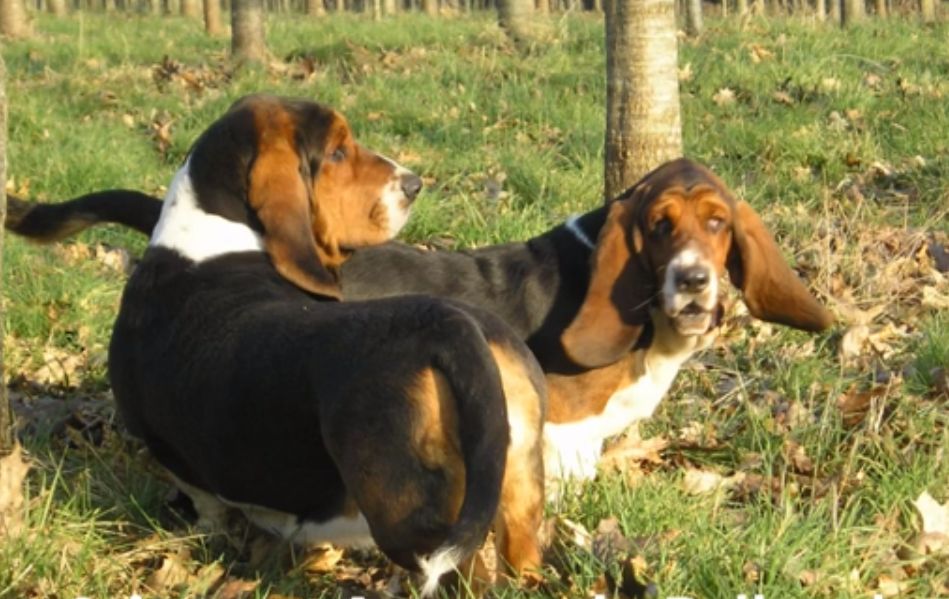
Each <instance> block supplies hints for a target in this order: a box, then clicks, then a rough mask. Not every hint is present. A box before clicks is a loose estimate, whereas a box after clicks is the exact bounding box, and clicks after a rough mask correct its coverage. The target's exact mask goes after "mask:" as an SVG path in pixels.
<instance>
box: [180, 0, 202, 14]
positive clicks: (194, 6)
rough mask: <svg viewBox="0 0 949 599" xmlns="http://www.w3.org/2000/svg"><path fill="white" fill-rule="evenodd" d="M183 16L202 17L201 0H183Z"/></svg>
mask: <svg viewBox="0 0 949 599" xmlns="http://www.w3.org/2000/svg"><path fill="white" fill-rule="evenodd" d="M181 16H183V17H187V18H189V19H199V18H201V0H181Z"/></svg>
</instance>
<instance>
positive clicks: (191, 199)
mask: <svg viewBox="0 0 949 599" xmlns="http://www.w3.org/2000/svg"><path fill="white" fill-rule="evenodd" d="M149 245H152V246H156V247H163V248H168V249H170V250H174V251H176V252H178V253H179V254H181V255H182V256H184V257H185V258H188V259H189V260H193V261H194V262H203V261H204V260H209V259H211V258H214V257H216V256H220V255H223V254H229V253H232V252H262V251H264V243H263V239H262V238H261V236H260V235H259V234H258V233H257V232H256V231H254V230H253V229H251V228H250V227H248V226H247V225H244V224H241V223H237V222H234V221H232V220H228V219H226V218H224V217H221V216H217V215H216V214H209V213H207V212H205V211H204V210H202V209H201V206H199V205H198V198H197V196H196V195H195V192H194V186H193V185H192V183H191V175H190V173H189V163H188V162H185V165H184V166H183V167H181V168H180V169H178V172H177V173H175V177H174V179H172V181H171V186H170V187H169V188H168V193H166V194H165V201H164V203H163V205H162V208H161V216H160V217H159V219H158V224H156V225H155V230H154V231H153V232H152V238H151V241H150V242H149Z"/></svg>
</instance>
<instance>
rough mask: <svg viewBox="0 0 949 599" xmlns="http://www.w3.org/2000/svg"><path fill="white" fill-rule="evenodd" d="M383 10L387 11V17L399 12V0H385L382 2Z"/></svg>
mask: <svg viewBox="0 0 949 599" xmlns="http://www.w3.org/2000/svg"><path fill="white" fill-rule="evenodd" d="M382 10H383V11H384V12H385V13H386V16H387V17H391V16H392V15H394V14H397V13H398V12H399V3H398V2H397V0H385V2H383V3H382Z"/></svg>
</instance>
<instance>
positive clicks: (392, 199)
mask: <svg viewBox="0 0 949 599" xmlns="http://www.w3.org/2000/svg"><path fill="white" fill-rule="evenodd" d="M421 186H422V184H421V179H420V178H419V177H417V176H416V175H414V174H412V173H411V172H410V171H409V170H408V169H405V168H403V167H401V166H399V165H397V164H395V163H394V162H392V161H391V160H389V159H387V158H384V157H382V156H380V155H379V154H376V153H375V152H372V151H369V150H366V149H365V148H363V147H362V146H360V145H359V144H358V143H356V141H355V140H354V139H353V136H352V132H351V131H350V129H349V125H348V124H347V123H346V120H345V119H344V118H343V117H342V116H341V115H340V114H339V113H337V112H335V111H334V110H331V109H329V108H326V107H323V106H320V105H319V104H315V103H313V102H307V101H302V100H290V99H286V98H279V97H274V96H267V95H255V96H249V97H247V98H244V99H242V100H240V101H238V102H237V103H235V104H234V106H232V107H231V109H230V110H229V111H228V113H227V114H226V115H225V116H224V117H222V118H221V119H218V121H216V122H215V123H214V124H212V125H211V127H209V128H208V129H207V130H206V131H205V132H204V134H202V136H201V137H200V138H199V139H198V141H197V142H196V143H195V146H194V148H193V149H192V152H191V154H190V156H189V159H188V161H187V163H186V165H185V166H184V167H183V168H182V170H181V171H179V173H178V175H176V177H175V180H174V181H173V182H172V185H171V187H170V188H169V191H168V196H167V200H168V201H166V204H165V206H164V207H163V209H162V216H161V219H160V221H159V223H158V225H157V227H156V231H155V234H154V235H153V237H152V244H153V245H157V246H162V247H168V248H170V249H174V250H176V251H178V252H179V253H181V254H182V255H184V256H186V257H188V258H190V259H192V260H194V261H197V262H200V261H202V260H207V259H209V258H213V257H215V256H218V255H221V254H224V253H231V252H241V251H260V250H264V251H266V252H267V253H268V255H269V256H270V258H271V260H272V261H273V263H274V266H275V267H276V269H277V271H278V272H279V273H280V274H281V275H282V276H283V277H284V278H286V279H287V280H289V281H291V282H292V283H294V284H295V285H297V286H299V287H301V288H303V289H305V290H306V291H309V292H311V293H314V294H316V295H322V296H325V297H330V298H337V299H338V298H339V296H340V291H339V286H338V284H337V282H336V277H335V275H334V274H333V271H335V269H336V268H337V267H338V266H339V264H340V263H341V262H342V260H343V257H344V252H345V250H348V249H351V248H356V247H361V246H366V245H374V244H378V243H383V242H385V241H388V240H389V239H391V238H392V237H393V236H395V235H396V234H397V233H398V231H399V230H400V229H401V228H402V226H403V225H404V224H405V222H406V220H407V218H408V214H409V210H410V207H411V204H412V201H413V200H414V199H415V196H416V195H417V194H418V192H419V190H420V188H421Z"/></svg>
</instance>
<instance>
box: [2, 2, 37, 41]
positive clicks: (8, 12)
mask: <svg viewBox="0 0 949 599" xmlns="http://www.w3.org/2000/svg"><path fill="white" fill-rule="evenodd" d="M31 33H32V31H31V28H30V22H29V21H28V20H27V19H26V6H25V5H24V4H23V0H0V36H3V37H29V36H30V34H31Z"/></svg>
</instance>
